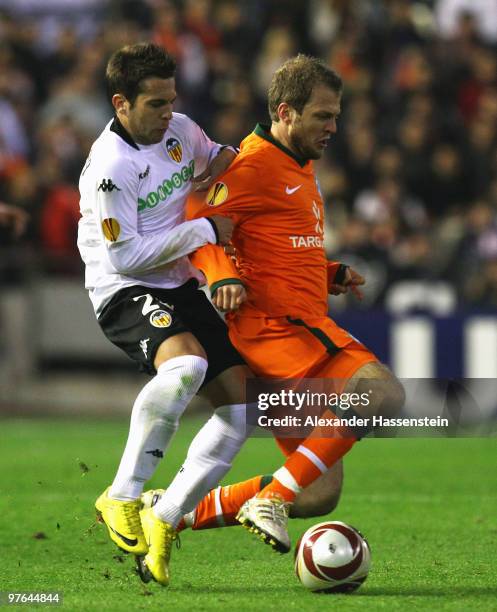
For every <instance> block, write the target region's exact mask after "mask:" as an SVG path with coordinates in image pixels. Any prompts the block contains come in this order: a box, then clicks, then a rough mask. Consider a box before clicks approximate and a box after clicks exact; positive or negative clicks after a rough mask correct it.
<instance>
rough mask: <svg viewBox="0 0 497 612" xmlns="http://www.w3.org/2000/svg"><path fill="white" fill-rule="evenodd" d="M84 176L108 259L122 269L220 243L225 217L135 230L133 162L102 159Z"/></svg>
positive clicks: (135, 269)
mask: <svg viewBox="0 0 497 612" xmlns="http://www.w3.org/2000/svg"><path fill="white" fill-rule="evenodd" d="M92 170H93V172H92V173H91V175H92V176H91V175H90V176H88V178H87V179H86V180H89V182H90V184H89V185H88V184H87V191H86V193H87V195H88V194H89V195H90V196H93V213H94V215H95V218H96V221H97V225H98V227H99V231H100V235H101V238H102V241H103V244H104V245H105V251H106V254H107V257H108V263H110V264H111V266H112V268H113V269H114V270H116V271H117V272H119V273H120V274H124V275H134V274H139V273H143V272H146V271H148V270H153V269H156V268H159V267H161V266H163V265H164V264H168V263H170V262H172V261H174V260H176V259H179V258H180V257H183V256H185V255H188V254H189V253H191V252H193V251H195V249H197V248H199V247H201V246H203V245H205V244H216V243H217V242H218V240H220V242H221V243H223V244H225V243H226V242H227V241H228V240H229V237H231V230H232V223H231V222H230V221H229V220H228V219H225V220H223V223H221V224H220V226H221V227H220V228H219V229H218V228H217V225H216V219H213V220H207V219H205V218H199V219H195V220H192V221H186V222H184V223H181V224H179V225H176V226H174V227H170V228H168V229H163V230H162V231H157V232H155V233H146V234H140V233H139V232H138V181H139V178H138V176H139V172H138V171H137V170H136V169H135V168H134V165H133V163H132V162H130V161H128V160H123V159H118V160H110V161H109V162H107V163H104V164H102V165H101V167H99V168H98V169H97V170H95V169H92Z"/></svg>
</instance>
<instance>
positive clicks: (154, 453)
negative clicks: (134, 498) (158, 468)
mask: <svg viewBox="0 0 497 612" xmlns="http://www.w3.org/2000/svg"><path fill="white" fill-rule="evenodd" d="M145 454H146V455H152V457H157V459H162V458H163V457H164V453H163V452H162V451H161V449H160V448H156V449H155V450H151V451H145ZM152 505H153V504H152Z"/></svg>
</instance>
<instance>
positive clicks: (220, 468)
mask: <svg viewBox="0 0 497 612" xmlns="http://www.w3.org/2000/svg"><path fill="white" fill-rule="evenodd" d="M245 412H246V411H245V404H233V405H231V406H222V407H221V408H218V409H217V410H216V411H215V413H214V414H213V416H212V417H211V418H210V419H209V420H208V421H207V423H206V424H205V425H204V426H203V427H202V429H201V430H200V431H199V432H198V434H197V435H196V436H195V438H194V439H193V441H192V443H191V444H190V448H189V449H188V455H187V457H186V460H185V462H184V463H183V465H182V467H181V469H180V471H179V472H178V473H177V475H176V476H175V478H174V480H173V481H172V483H171V484H170V485H169V487H168V488H167V490H166V492H165V493H164V494H163V495H162V497H161V499H160V500H159V501H158V502H157V504H156V505H155V506H154V513H155V515H156V516H158V517H159V518H160V519H162V520H163V521H166V522H167V523H170V524H171V525H173V527H176V526H177V525H178V523H179V521H180V520H181V518H182V516H183V515H184V514H187V513H188V512H191V511H192V510H193V509H194V508H195V507H196V506H197V504H198V503H199V501H200V500H201V499H202V498H203V497H204V496H205V495H206V494H207V493H208V492H209V491H210V490H211V489H212V488H213V487H215V486H216V485H217V484H218V483H219V481H220V480H221V478H222V477H223V476H224V475H225V474H226V472H227V471H228V470H229V469H230V467H231V462H232V461H233V458H234V457H235V455H236V454H237V453H238V451H239V450H240V448H241V447H242V445H243V443H244V442H245V440H246V439H247V437H248V435H249V434H250V431H251V429H249V427H248V426H247V424H246V417H245Z"/></svg>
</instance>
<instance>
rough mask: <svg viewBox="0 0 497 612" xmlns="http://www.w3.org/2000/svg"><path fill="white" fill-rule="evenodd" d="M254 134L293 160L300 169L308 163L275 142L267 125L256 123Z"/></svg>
mask: <svg viewBox="0 0 497 612" xmlns="http://www.w3.org/2000/svg"><path fill="white" fill-rule="evenodd" d="M254 134H256V135H257V136H259V137H260V138H263V139H264V140H267V141H268V142H270V143H271V144H272V145H274V146H275V147H278V149H280V150H281V151H283V153H285V154H286V155H288V156H290V157H291V158H292V159H294V160H295V161H296V162H297V163H298V165H299V166H300V167H301V168H303V167H304V166H305V165H306V164H307V163H308V162H309V160H308V159H303V158H302V157H300V156H298V155H295V153H294V152H293V151H290V149H289V148H288V147H285V145H283V144H281V142H279V141H278V140H276V138H273V136H272V135H271V127H270V126H269V125H264V124H262V123H258V124H257V125H256V126H255V130H254Z"/></svg>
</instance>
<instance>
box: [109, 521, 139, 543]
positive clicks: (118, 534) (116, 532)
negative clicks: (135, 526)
mask: <svg viewBox="0 0 497 612" xmlns="http://www.w3.org/2000/svg"><path fill="white" fill-rule="evenodd" d="M109 529H110V530H111V531H113V532H114V533H115V534H116V536H117V537H118V538H121V540H122V541H123V542H124V543H125V544H127V545H128V546H136V545H137V544H138V539H137V538H135V539H134V540H130V539H129V538H127V537H126V536H123V535H122V534H121V533H119V531H116V530H115V529H112V527H111V526H110V525H109Z"/></svg>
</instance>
